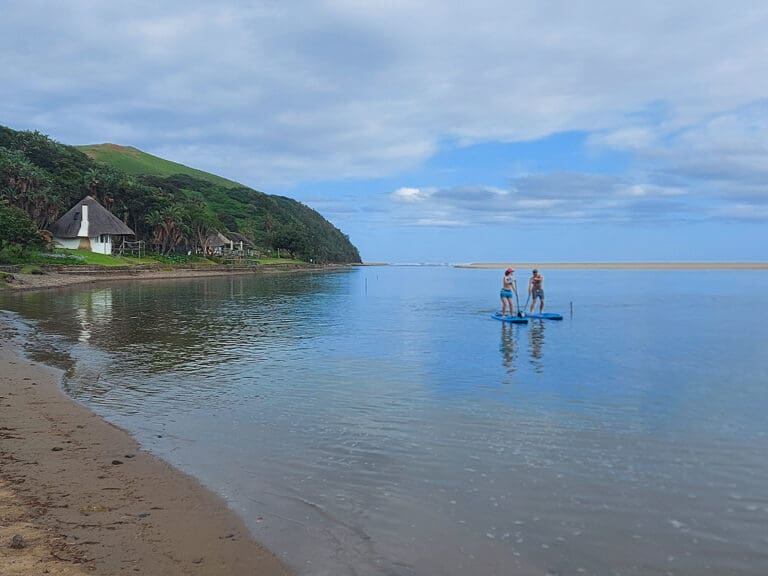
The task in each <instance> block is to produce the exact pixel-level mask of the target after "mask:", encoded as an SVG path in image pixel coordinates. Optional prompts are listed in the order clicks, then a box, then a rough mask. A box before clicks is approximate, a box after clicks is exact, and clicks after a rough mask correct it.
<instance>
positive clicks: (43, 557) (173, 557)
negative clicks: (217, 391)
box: [0, 319, 290, 576]
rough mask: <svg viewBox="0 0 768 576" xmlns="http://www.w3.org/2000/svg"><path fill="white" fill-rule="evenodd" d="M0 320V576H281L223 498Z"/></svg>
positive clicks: (280, 570) (277, 563) (277, 565)
mask: <svg viewBox="0 0 768 576" xmlns="http://www.w3.org/2000/svg"><path fill="white" fill-rule="evenodd" d="M20 345H21V343H20V342H19V341H18V335H17V334H16V333H15V330H14V328H13V327H12V326H11V325H10V323H8V322H7V321H3V320H2V319H0V574H2V575H3V576H17V575H18V576H22V575H24V576H28V575H31V574H57V575H62V576H70V575H75V574H103V575H116V574H146V575H163V576H173V575H179V576H181V575H194V574H198V575H208V576H224V575H229V576H240V575H247V574H253V575H265V576H272V575H278V574H281V575H284V574H289V573H290V572H289V570H288V569H287V568H286V567H285V566H284V565H283V564H282V563H281V562H280V561H279V560H278V559H277V558H276V557H275V556H274V555H273V554H272V553H271V552H269V551H268V550H266V549H265V548H263V547H262V546H260V545H258V544H257V543H256V542H254V541H253V539H252V538H251V536H250V534H249V532H248V530H247V528H246V527H245V525H244V524H243V522H242V521H241V520H240V519H239V517H238V516H237V515H235V514H234V513H233V512H232V511H231V510H230V509H229V508H228V507H227V505H226V503H225V502H224V501H223V500H222V499H220V498H219V497H218V496H216V495H214V494H213V493H211V492H209V491H208V490H206V489H205V488H204V487H203V486H201V485H200V484H199V483H198V482H197V481H196V480H194V479H193V478H191V477H189V476H186V475H184V474H182V473H180V472H179V471H177V470H175V469H174V468H172V467H171V466H170V465H168V464H166V463H165V462H163V461H161V460H159V459H157V458H155V457H153V456H151V455H150V454H148V453H146V452H143V451H142V450H141V449H140V447H139V446H138V445H137V444H136V442H135V441H134V440H133V439H132V438H131V437H130V436H129V435H128V434H127V433H126V432H124V431H123V430H120V429H118V428H116V427H114V426H112V425H110V424H108V423H106V422H105V421H103V420H102V419H100V418H99V417H98V416H96V415H95V414H93V413H92V412H90V411H89V410H87V409H86V408H85V407H83V406H81V405H80V404H78V403H76V402H74V401H72V400H71V399H69V398H68V397H67V396H65V395H64V394H63V392H62V391H61V389H60V386H59V381H60V377H61V374H60V373H58V372H57V371H55V370H54V369H52V368H49V367H47V366H43V365H40V364H36V363H34V362H31V361H30V360H28V359H26V358H25V357H24V356H23V355H22V354H21V350H20Z"/></svg>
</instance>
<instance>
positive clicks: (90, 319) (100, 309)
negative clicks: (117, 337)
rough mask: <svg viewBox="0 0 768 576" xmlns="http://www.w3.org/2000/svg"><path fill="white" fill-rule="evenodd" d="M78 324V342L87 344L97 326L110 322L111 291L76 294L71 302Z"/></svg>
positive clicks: (109, 289) (107, 289) (108, 289)
mask: <svg viewBox="0 0 768 576" xmlns="http://www.w3.org/2000/svg"><path fill="white" fill-rule="evenodd" d="M73 304H74V307H75V310H74V312H75V319H76V321H77V324H78V337H77V339H78V341H80V342H82V343H87V342H88V341H89V340H90V339H91V335H92V330H93V328H94V327H95V326H97V325H108V324H109V323H110V322H111V321H112V289H111V288H105V289H103V290H92V291H87V292H86V291H83V292H78V293H77V296H76V298H75V299H74V301H73Z"/></svg>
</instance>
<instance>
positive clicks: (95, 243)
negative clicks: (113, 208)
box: [49, 196, 135, 254]
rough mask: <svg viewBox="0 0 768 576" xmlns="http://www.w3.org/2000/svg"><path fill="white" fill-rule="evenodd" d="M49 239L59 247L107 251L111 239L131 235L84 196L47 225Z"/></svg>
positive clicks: (109, 214)
mask: <svg viewBox="0 0 768 576" xmlns="http://www.w3.org/2000/svg"><path fill="white" fill-rule="evenodd" d="M49 232H50V233H51V235H52V236H53V242H54V244H56V245H57V246H59V247H61V248H69V249H73V250H90V251H91V252H97V253H99V254H111V253H112V244H113V239H122V237H123V236H134V235H135V234H134V232H133V230H131V229H130V228H129V227H128V226H127V225H126V224H125V222H123V221H122V220H120V219H119V218H118V217H117V216H115V215H114V214H112V213H111V212H110V211H109V210H107V209H106V208H104V206H102V205H101V204H99V203H98V202H97V201H96V199H95V198H93V197H92V196H86V197H85V198H83V199H82V200H80V202H78V203H77V204H75V205H74V206H73V207H72V208H71V209H70V210H69V212H67V213H66V214H64V216H62V217H61V218H59V219H58V220H57V221H56V222H54V223H53V224H52V225H51V227H50V228H49Z"/></svg>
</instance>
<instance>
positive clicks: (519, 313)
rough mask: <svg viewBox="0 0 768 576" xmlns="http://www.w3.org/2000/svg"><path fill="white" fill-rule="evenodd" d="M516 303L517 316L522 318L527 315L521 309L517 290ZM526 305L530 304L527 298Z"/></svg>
mask: <svg viewBox="0 0 768 576" xmlns="http://www.w3.org/2000/svg"><path fill="white" fill-rule="evenodd" d="M515 304H517V317H518V318H522V317H523V316H525V313H524V312H523V311H522V310H521V309H520V299H519V298H518V297H517V290H515ZM525 305H526V306H527V305H528V301H527V300H526V302H525Z"/></svg>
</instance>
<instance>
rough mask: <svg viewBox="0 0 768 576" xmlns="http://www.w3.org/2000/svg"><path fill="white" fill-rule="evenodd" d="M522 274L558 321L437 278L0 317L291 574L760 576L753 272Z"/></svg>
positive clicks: (760, 304)
mask: <svg viewBox="0 0 768 576" xmlns="http://www.w3.org/2000/svg"><path fill="white" fill-rule="evenodd" d="M543 272H544V275H545V277H546V282H545V284H546V285H545V288H546V292H547V298H548V302H547V303H548V310H549V311H552V312H561V313H563V314H564V316H565V319H564V320H563V321H562V322H548V323H544V322H541V321H536V322H532V323H531V324H529V325H527V326H525V325H523V326H508V325H503V324H502V323H500V322H496V321H494V320H492V319H491V318H489V314H490V313H491V312H492V311H494V310H495V309H497V307H498V302H497V296H498V288H499V285H500V282H501V272H500V271H496V270H493V271H486V270H466V269H455V268H449V267H380V268H358V269H354V270H351V271H345V272H336V273H328V274H293V275H285V276H266V277H233V278H217V279H196V280H187V281H164V282H156V283H133V284H128V285H109V286H107V287H97V288H81V289H73V290H68V291H62V292H57V293H51V292H47V293H40V294H32V293H29V294H22V295H13V296H5V297H4V299H0V308H1V309H4V310H7V311H12V312H13V314H14V316H15V315H18V319H19V322H21V323H23V324H24V325H26V326H29V327H30V329H31V327H32V326H37V328H38V330H37V331H36V332H35V333H34V334H36V335H35V336H33V339H32V344H31V348H30V352H31V353H32V354H33V355H35V356H37V357H44V358H46V359H47V360H48V361H51V362H55V363H57V364H58V365H60V366H62V367H64V368H66V370H67V377H66V382H65V386H66V390H67V391H68V392H69V393H70V394H71V395H72V396H73V397H75V398H76V399H78V400H79V401H81V402H83V403H84V404H86V405H88V406H90V407H91V408H93V409H94V410H95V411H96V412H98V413H99V414H101V415H103V416H104V417H106V418H107V419H109V420H110V421H112V422H115V423H116V424H118V425H120V426H122V427H124V428H126V429H128V430H130V431H131V432H132V433H133V434H134V435H135V436H136V437H137V439H138V440H139V441H140V442H141V443H142V444H143V446H144V447H146V448H147V449H149V450H151V451H153V452H155V453H157V454H159V455H160V456H162V457H163V458H165V459H167V460H169V461H170V462H172V463H173V464H175V465H176V466H178V467H179V468H181V469H183V470H185V471H187V472H189V473H191V474H193V475H195V476H197V477H198V478H200V479H201V480H202V481H203V482H204V483H205V484H207V485H208V486H210V487H211V488H213V489H214V490H216V491H217V492H219V493H220V494H222V495H223V496H225V497H226V498H227V500H228V501H229V502H230V504H231V506H232V507H233V508H234V509H235V510H237V511H238V512H239V513H240V514H241V515H242V516H243V517H244V518H245V519H246V521H247V522H248V524H249V526H250V528H251V529H252V530H253V532H254V534H255V536H256V537H257V538H258V539H259V540H261V541H263V542H264V543H265V544H267V545H268V546H270V547H272V548H273V549H274V550H275V551H276V552H277V553H278V554H280V555H282V556H283V557H284V558H285V559H286V560H287V561H288V562H289V563H290V564H291V565H292V566H294V567H295V568H296V570H297V571H298V572H299V573H300V574H312V575H316V574H317V575H334V576H336V575H361V576H367V575H410V574H418V575H435V574H444V575H466V574H477V575H490V574H532V575H545V574H562V575H566V574H567V575H570V574H596V575H649V574H650V575H656V574H676V575H696V576H701V575H717V576H721V575H726V574H739V575H742V574H744V575H752V574H754V575H760V576H764V575H765V574H766V573H768V415H767V412H768V273H766V272H762V271H739V272H732V271H728V272H720V271H718V272H713V271H676V272H675V271H673V272H669V271H664V272H653V271H548V270H544V271H543ZM526 274H527V272H526ZM525 280H526V278H525V276H523V277H522V278H520V279H519V282H520V283H521V284H524V281H525ZM571 303H572V310H573V312H572V313H571ZM4 314H5V315H8V314H9V312H5V313H4ZM30 333H32V332H31V330H30ZM50 350H52V351H53V352H50ZM44 351H48V352H44Z"/></svg>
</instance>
